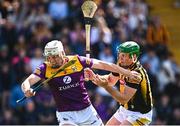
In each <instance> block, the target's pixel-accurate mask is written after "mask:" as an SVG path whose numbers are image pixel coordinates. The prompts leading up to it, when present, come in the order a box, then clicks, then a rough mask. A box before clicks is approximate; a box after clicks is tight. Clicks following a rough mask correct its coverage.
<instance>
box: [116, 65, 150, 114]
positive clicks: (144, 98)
mask: <svg viewBox="0 0 180 126" xmlns="http://www.w3.org/2000/svg"><path fill="white" fill-rule="evenodd" d="M129 70H131V71H136V72H138V73H140V75H141V81H140V82H139V84H137V82H136V83H135V82H130V80H129V79H128V78H124V80H122V78H121V77H120V78H121V79H120V92H122V89H124V88H125V87H123V84H122V82H124V85H126V86H129V87H131V88H135V89H137V90H136V93H135V94H134V96H133V97H132V98H131V99H130V100H129V101H128V103H127V104H124V105H123V106H124V107H125V108H126V109H128V110H130V111H136V112H141V113H147V112H149V111H150V110H151V109H152V107H153V103H152V92H151V86H150V81H149V77H148V75H147V72H146V70H145V69H144V68H143V66H142V65H141V64H140V63H139V62H137V63H135V64H134V65H133V66H132V67H131V68H130V69H129ZM113 75H114V76H120V75H119V74H115V73H113Z"/></svg>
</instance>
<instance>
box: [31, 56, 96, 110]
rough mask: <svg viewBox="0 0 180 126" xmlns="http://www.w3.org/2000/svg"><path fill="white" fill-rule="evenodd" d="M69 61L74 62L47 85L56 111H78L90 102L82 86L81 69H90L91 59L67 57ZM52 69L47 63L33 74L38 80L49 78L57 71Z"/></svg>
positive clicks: (82, 75) (82, 73) (82, 76)
mask: <svg viewBox="0 0 180 126" xmlns="http://www.w3.org/2000/svg"><path fill="white" fill-rule="evenodd" d="M67 57H68V59H69V61H70V60H72V59H73V60H76V62H75V64H73V65H71V66H69V67H67V68H66V69H65V70H64V71H62V72H60V73H58V74H57V75H56V76H55V77H54V78H53V79H51V80H50V81H49V82H48V84H49V87H50V89H51V91H52V94H53V96H54V99H55V102H56V105H57V110H58V111H59V112H63V111H78V110H82V109H84V108H86V107H88V106H89V105H90V104H91V102H90V99H89V96H88V93H87V90H86V88H85V86H84V72H83V69H84V68H86V67H91V66H92V64H93V62H92V60H91V59H88V60H86V59H85V58H84V57H82V56H78V55H75V56H67ZM58 69H59V68H57V69H52V68H51V67H50V66H49V65H48V64H47V63H43V64H42V65H40V66H39V67H38V68H37V69H36V70H35V72H34V74H35V75H37V76H39V77H40V78H44V79H47V78H50V77H51V76H52V75H53V74H54V73H55V72H56V71H57V70H58Z"/></svg>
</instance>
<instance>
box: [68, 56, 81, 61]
mask: <svg viewBox="0 0 180 126" xmlns="http://www.w3.org/2000/svg"><path fill="white" fill-rule="evenodd" d="M66 57H67V58H68V59H69V60H74V59H79V55H67V56H66Z"/></svg>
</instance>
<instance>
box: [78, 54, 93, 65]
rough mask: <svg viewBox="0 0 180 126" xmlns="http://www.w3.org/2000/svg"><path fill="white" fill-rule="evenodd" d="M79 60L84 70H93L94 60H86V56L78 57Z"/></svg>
mask: <svg viewBox="0 0 180 126" xmlns="http://www.w3.org/2000/svg"><path fill="white" fill-rule="evenodd" d="M78 59H79V61H80V62H81V64H82V66H83V67H84V68H86V67H89V68H91V67H92V65H93V60H92V59H90V58H86V57H84V56H78Z"/></svg>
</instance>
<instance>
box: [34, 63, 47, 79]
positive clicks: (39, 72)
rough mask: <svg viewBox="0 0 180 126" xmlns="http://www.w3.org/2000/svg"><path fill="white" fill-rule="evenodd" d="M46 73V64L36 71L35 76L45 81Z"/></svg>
mask: <svg viewBox="0 0 180 126" xmlns="http://www.w3.org/2000/svg"><path fill="white" fill-rule="evenodd" d="M45 71H46V64H45V63H43V64H41V65H40V66H39V67H37V68H36V69H35V70H34V72H33V74H35V75H36V76H38V77H40V78H42V79H45Z"/></svg>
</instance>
